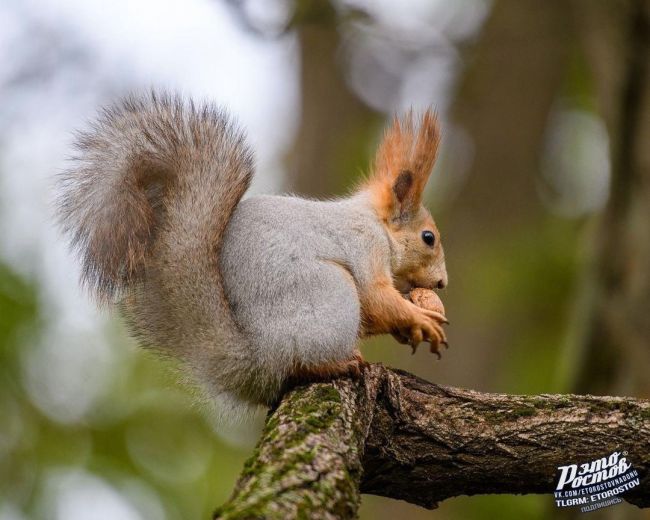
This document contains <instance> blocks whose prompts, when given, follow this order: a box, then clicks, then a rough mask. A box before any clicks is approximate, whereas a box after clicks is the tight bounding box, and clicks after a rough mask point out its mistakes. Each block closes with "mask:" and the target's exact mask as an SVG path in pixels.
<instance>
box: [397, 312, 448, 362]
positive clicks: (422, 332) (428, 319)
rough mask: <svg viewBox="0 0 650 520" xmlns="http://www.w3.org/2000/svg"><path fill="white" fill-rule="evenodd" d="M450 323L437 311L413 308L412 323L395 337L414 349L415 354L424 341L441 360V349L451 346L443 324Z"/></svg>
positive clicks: (401, 329)
mask: <svg viewBox="0 0 650 520" xmlns="http://www.w3.org/2000/svg"><path fill="white" fill-rule="evenodd" d="M447 323H449V322H448V321H447V318H445V317H444V316H443V315H442V314H440V313H439V312H436V311H430V310H427V309H422V308H420V307H416V306H413V316H412V320H411V323H409V324H408V325H407V326H406V327H403V328H400V330H399V335H395V334H394V335H393V336H394V337H395V338H396V339H397V340H398V341H400V343H408V344H410V345H411V348H412V349H413V353H415V351H416V350H417V348H418V345H419V344H420V343H422V342H423V341H426V342H427V343H429V345H430V347H429V350H430V351H431V353H433V354H435V355H436V356H438V359H440V358H441V357H442V356H441V355H440V347H441V345H444V346H445V347H446V348H447V347H448V346H449V345H448V343H447V335H446V334H445V331H444V330H443V328H442V325H443V324H447Z"/></svg>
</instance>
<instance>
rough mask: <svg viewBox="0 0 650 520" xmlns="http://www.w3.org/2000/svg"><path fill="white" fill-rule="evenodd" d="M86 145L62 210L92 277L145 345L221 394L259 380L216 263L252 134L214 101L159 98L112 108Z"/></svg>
mask: <svg viewBox="0 0 650 520" xmlns="http://www.w3.org/2000/svg"><path fill="white" fill-rule="evenodd" d="M77 150H78V153H77V155H76V157H74V161H75V165H74V167H73V168H71V169H70V170H69V171H68V172H66V173H65V174H63V175H62V178H61V188H62V189H61V197H60V200H59V216H60V221H61V223H62V225H63V227H64V229H65V230H66V231H67V232H68V233H69V234H70V236H71V242H72V245H73V247H74V248H75V249H76V250H77V251H78V252H79V253H80V256H81V258H82V260H83V271H82V279H83V282H84V284H85V285H87V286H88V287H89V288H90V289H91V290H92V292H93V293H94V294H95V296H96V297H97V298H98V299H99V301H101V302H118V303H120V304H121V306H122V308H123V310H124V312H125V315H126V317H127V319H128V321H129V323H130V326H131V328H132V330H133V332H134V333H135V335H136V336H137V337H138V338H139V339H140V340H141V342H142V343H143V344H144V345H146V346H150V347H154V348H156V349H159V350H161V351H162V352H165V353H167V354H172V355H174V356H178V357H180V358H181V359H183V360H184V361H185V362H186V363H188V364H189V365H191V366H192V367H193V368H194V369H195V371H196V372H198V373H199V376H201V378H202V379H203V380H205V381H207V382H208V384H209V385H210V386H212V387H213V388H214V389H215V390H216V391H217V393H226V394H231V393H233V392H235V393H240V392H241V388H242V385H243V386H244V387H246V386H250V384H248V385H246V382H244V381H242V380H241V378H242V377H245V374H243V373H242V372H246V368H247V367H246V352H245V350H244V349H243V345H242V342H243V338H242V335H241V334H240V332H239V331H238V328H237V326H236V324H235V322H234V320H233V318H232V314H231V311H230V308H229V306H228V302H227V300H226V297H225V294H224V289H223V285H222V282H221V276H220V272H219V262H218V255H219V249H220V246H221V243H222V238H223V234H224V231H225V228H226V225H227V224H228V221H229V220H230V217H231V215H232V213H233V211H234V209H235V207H236V206H237V203H238V202H239V200H240V199H241V197H242V196H243V195H244V192H245V191H246V189H247V188H248V186H249V184H250V181H251V178H252V174H253V157H252V154H251V151H250V150H249V148H248V146H247V145H246V143H245V141H244V135H243V133H242V132H241V131H240V130H239V129H238V128H237V127H236V126H235V125H234V123H233V122H232V121H231V120H230V118H229V117H228V116H227V115H226V114H225V113H224V112H222V111H220V110H218V109H216V108H214V107H213V106H210V105H203V106H195V105H194V104H193V103H192V102H183V101H182V100H181V99H180V98H178V97H172V96H167V95H162V96H158V95H156V94H151V95H150V96H148V97H144V98H129V99H127V100H125V101H123V102H122V103H121V104H119V105H117V106H114V107H112V108H108V109H105V110H104V111H103V112H102V114H101V116H100V117H99V119H98V121H97V122H96V123H95V124H94V125H93V126H92V127H91V129H90V130H89V131H87V132H85V133H82V134H80V135H79V136H78V140H77ZM253 393H254V392H253ZM243 397H244V398H245V399H248V400H252V401H255V400H257V399H256V397H255V396H254V395H245V396H243Z"/></svg>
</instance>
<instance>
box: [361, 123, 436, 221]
mask: <svg viewBox="0 0 650 520" xmlns="http://www.w3.org/2000/svg"><path fill="white" fill-rule="evenodd" d="M439 143H440V127H439V125H438V118H437V116H436V114H435V113H434V112H432V111H431V110H427V111H426V112H425V113H424V114H423V115H422V117H420V118H418V120H417V121H414V117H413V113H412V112H411V111H409V112H408V113H407V114H406V115H405V116H404V117H403V118H402V119H399V118H397V117H395V118H394V119H393V121H392V124H391V125H390V126H389V127H388V129H387V130H386V132H385V133H384V138H383V139H382V141H381V143H380V145H379V148H378V149H377V154H376V156H375V161H374V165H373V171H372V175H371V176H370V179H369V180H368V183H367V186H366V189H368V190H370V192H371V194H372V195H373V203H374V205H375V207H376V208H377V210H378V213H379V214H380V215H381V217H382V218H383V219H384V220H386V221H396V220H407V219H408V218H409V217H410V216H411V215H413V214H415V213H416V212H417V210H418V208H419V206H420V204H421V202H422V192H423V191H424V187H425V185H426V183H427V180H428V179H429V175H430V174H431V170H432V168H433V165H434V163H435V161H436V156H437V154H438V144H439Z"/></svg>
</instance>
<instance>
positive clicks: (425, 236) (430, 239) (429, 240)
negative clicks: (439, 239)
mask: <svg viewBox="0 0 650 520" xmlns="http://www.w3.org/2000/svg"><path fill="white" fill-rule="evenodd" d="M422 240H423V241H424V243H425V244H426V245H428V246H433V244H435V243H436V236H435V235H434V234H433V231H422Z"/></svg>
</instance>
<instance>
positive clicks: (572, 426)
mask: <svg viewBox="0 0 650 520" xmlns="http://www.w3.org/2000/svg"><path fill="white" fill-rule="evenodd" d="M649 439H650V402H649V401H646V400H640V399H632V398H619V397H593V396H576V395H537V396H513V395H504V394H484V393H479V392H475V391H471V390H461V389H458V388H449V387H443V386H439V385H435V384H432V383H428V382H426V381H423V380H422V379H419V378H417V377H415V376H413V375H410V374H408V373H404V372H398V371H394V370H390V369H387V368H385V367H383V366H381V365H369V366H368V367H367V368H366V369H365V370H364V373H363V375H362V376H361V377H360V378H359V379H358V380H348V379H341V380H337V381H334V382H332V383H318V384H312V385H309V386H306V387H300V388H297V389H294V390H293V391H291V392H289V393H288V394H287V395H285V397H284V398H283V400H282V401H281V402H280V404H279V406H278V407H277V409H276V410H275V411H273V412H272V413H270V414H269V417H268V420H267V423H266V427H265V429H264V433H263V435H262V438H261V440H260V442H259V444H258V447H257V448H256V450H255V453H254V454H253V455H252V456H251V458H250V460H249V461H248V462H247V464H246V466H245V468H244V471H243V472H242V475H241V477H240V479H239V482H238V483H237V486H236V488H235V491H234V493H233V496H232V498H231V500H230V501H229V502H228V503H227V504H225V505H224V506H223V507H222V508H220V509H219V510H218V511H217V512H216V513H215V518H224V519H233V518H283V519H285V520H286V519H287V518H302V517H304V518H353V517H355V515H356V511H357V507H358V505H359V501H360V492H361V493H371V494H376V495H383V496H387V497H391V498H397V499H401V500H406V501H408V502H411V503H413V504H418V505H420V506H423V507H427V508H434V507H436V506H437V504H438V502H440V501H442V500H445V499H446V498H450V497H455V496H459V495H475V494H485V493H509V494H518V493H552V492H553V491H554V487H555V482H556V477H557V467H558V466H562V465H567V464H572V463H582V462H587V461H590V460H593V459H597V458H600V457H605V456H608V455H609V454H610V453H612V452H613V451H616V450H618V451H626V452H627V459H628V460H629V461H630V462H631V463H632V464H633V467H634V468H635V469H636V470H637V471H638V473H639V476H640V480H641V485H640V486H638V487H636V488H635V489H634V490H632V491H630V492H629V493H627V494H626V495H624V496H623V498H625V499H626V500H627V501H629V502H631V503H633V504H636V505H638V506H639V507H649V506H650V442H648V440H649Z"/></svg>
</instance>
